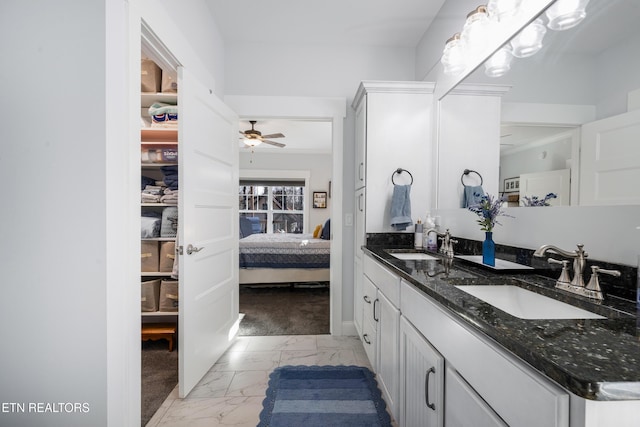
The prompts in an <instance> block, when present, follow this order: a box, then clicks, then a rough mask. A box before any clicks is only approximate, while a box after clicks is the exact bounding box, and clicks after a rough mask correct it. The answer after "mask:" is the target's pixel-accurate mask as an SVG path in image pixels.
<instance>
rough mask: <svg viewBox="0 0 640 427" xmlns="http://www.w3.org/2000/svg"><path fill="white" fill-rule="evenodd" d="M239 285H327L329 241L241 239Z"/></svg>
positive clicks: (300, 237)
mask: <svg viewBox="0 0 640 427" xmlns="http://www.w3.org/2000/svg"><path fill="white" fill-rule="evenodd" d="M239 246H240V251H239V254H240V256H239V258H240V284H257V283H303V282H328V281H329V271H330V270H329V258H330V252H331V242H330V240H325V239H320V238H314V237H313V235H312V234H292V233H273V234H264V233H259V234H251V235H249V236H247V237H243V238H241V239H240V245H239Z"/></svg>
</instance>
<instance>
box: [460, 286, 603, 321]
mask: <svg viewBox="0 0 640 427" xmlns="http://www.w3.org/2000/svg"><path fill="white" fill-rule="evenodd" d="M456 288H458V289H460V290H462V291H465V292H467V293H469V294H471V295H473V296H475V297H476V298H478V299H481V300H482V301H484V302H486V303H488V304H491V305H492V306H494V307H496V308H498V309H500V310H502V311H504V312H507V313H509V314H510V315H512V316H515V317H518V318H520V319H606V317H603V316H600V315H599V314H595V313H592V312H590V311H587V310H583V309H581V308H578V307H574V306H573V305H570V304H567V303H564V302H562V301H558V300H555V299H553V298H549V297H546V296H544V295H540V294H538V293H535V292H532V291H529V290H527V289H523V288H520V287H518V286H515V285H463V286H456Z"/></svg>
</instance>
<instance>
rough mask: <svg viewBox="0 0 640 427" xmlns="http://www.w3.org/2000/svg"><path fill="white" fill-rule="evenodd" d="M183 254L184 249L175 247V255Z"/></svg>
mask: <svg viewBox="0 0 640 427" xmlns="http://www.w3.org/2000/svg"><path fill="white" fill-rule="evenodd" d="M183 253H184V248H183V247H182V245H180V246H176V254H178V255H182V254H183Z"/></svg>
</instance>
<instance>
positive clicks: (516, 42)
mask: <svg viewBox="0 0 640 427" xmlns="http://www.w3.org/2000/svg"><path fill="white" fill-rule="evenodd" d="M546 33H547V29H546V28H545V26H544V24H543V22H542V19H539V18H538V19H536V20H535V21H533V22H532V23H531V24H529V25H527V26H526V27H525V28H524V29H523V30H522V31H520V32H519V33H518V34H516V36H515V37H514V38H513V39H512V40H511V47H512V48H513V52H512V53H513V56H515V57H516V58H526V57H529V56H531V55H534V54H536V53H537V52H538V51H539V50H540V49H542V39H543V38H544V35H545V34H546Z"/></svg>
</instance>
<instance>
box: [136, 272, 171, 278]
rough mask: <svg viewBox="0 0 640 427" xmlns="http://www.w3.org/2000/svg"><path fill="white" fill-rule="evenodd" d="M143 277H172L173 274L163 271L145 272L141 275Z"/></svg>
mask: <svg viewBox="0 0 640 427" xmlns="http://www.w3.org/2000/svg"><path fill="white" fill-rule="evenodd" d="M140 276H141V277H171V272H170V271H169V272H163V271H143V272H141V273H140Z"/></svg>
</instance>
